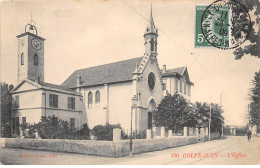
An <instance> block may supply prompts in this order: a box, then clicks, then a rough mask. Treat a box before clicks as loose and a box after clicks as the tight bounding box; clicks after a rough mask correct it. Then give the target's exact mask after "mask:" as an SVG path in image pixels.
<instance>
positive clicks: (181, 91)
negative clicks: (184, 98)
mask: <svg viewBox="0 0 260 168" xmlns="http://www.w3.org/2000/svg"><path fill="white" fill-rule="evenodd" d="M180 92H182V82H181V81H180Z"/></svg>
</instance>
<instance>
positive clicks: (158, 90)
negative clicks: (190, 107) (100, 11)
mask: <svg viewBox="0 0 260 168" xmlns="http://www.w3.org/2000/svg"><path fill="white" fill-rule="evenodd" d="M35 29H36V28H35ZM26 30H27V29H26ZM17 38H18V64H19V68H18V81H19V85H18V86H17V87H16V88H15V89H14V90H13V92H12V95H13V98H14V100H15V102H16V106H14V107H15V108H14V109H13V120H14V122H13V123H17V122H20V123H21V122H23V121H25V120H26V122H38V121H39V119H40V117H41V116H49V115H55V116H57V117H58V118H60V119H63V120H67V121H70V122H72V123H74V124H73V125H75V126H76V127H81V126H82V125H83V124H84V123H88V125H89V127H90V128H93V127H94V126H95V125H99V124H102V125H104V124H106V123H110V124H118V123H119V124H121V126H122V128H123V129H124V130H125V132H128V133H129V132H130V124H131V105H132V103H131V99H132V97H133V96H134V95H136V96H137V98H138V102H137V106H136V108H135V110H134V112H133V122H132V123H133V129H134V130H138V131H140V130H146V129H151V128H152V113H153V111H154V110H155V109H156V108H157V106H158V104H159V103H160V102H161V100H162V99H163V97H164V96H165V95H166V93H169V94H172V95H173V94H174V93H176V92H178V93H179V94H181V95H182V96H184V97H185V98H186V99H187V100H189V101H190V100H191V98H190V97H191V86H193V83H192V82H191V81H190V78H189V74H188V70H187V67H181V68H175V69H166V65H165V66H163V69H160V67H159V64H158V61H157V55H158V53H157V38H158V29H157V28H156V27H155V24H154V21H153V17H152V12H151V16H150V20H149V24H148V26H147V28H146V30H145V33H144V41H145V43H144V46H145V53H144V55H143V56H142V57H136V58H132V59H128V60H123V61H119V62H114V63H110V64H105V65H100V66H95V67H90V68H85V69H79V70H76V71H75V72H73V73H72V74H71V75H70V76H69V77H68V78H67V79H66V80H65V81H64V82H63V83H62V85H60V86H59V85H54V84H50V83H45V82H44V72H43V71H44V52H43V49H44V46H43V44H44V39H43V38H41V37H39V36H38V35H37V33H36V34H33V33H30V32H27V31H25V33H24V34H21V35H19V36H17ZM17 105H18V106H17Z"/></svg>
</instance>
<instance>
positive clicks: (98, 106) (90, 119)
mask: <svg viewBox="0 0 260 168" xmlns="http://www.w3.org/2000/svg"><path fill="white" fill-rule="evenodd" d="M97 90H98V91H99V92H100V102H99V103H96V102H95V93H96V91H97ZM90 91H91V92H92V107H91V108H89V107H88V93H89V92H90ZM82 94H83V95H84V103H85V113H84V120H83V123H88V126H89V128H90V129H92V128H93V127H94V126H96V125H105V124H106V120H107V118H106V108H107V97H106V90H105V86H104V85H101V86H95V87H91V88H84V89H82Z"/></svg>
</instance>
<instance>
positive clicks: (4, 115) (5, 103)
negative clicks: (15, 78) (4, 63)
mask: <svg viewBox="0 0 260 168" xmlns="http://www.w3.org/2000/svg"><path fill="white" fill-rule="evenodd" d="M13 88H14V87H13V85H8V84H6V83H1V88H0V91H1V93H0V94H1V136H2V137H11V110H12V96H11V93H10V91H11V90H12V89H13Z"/></svg>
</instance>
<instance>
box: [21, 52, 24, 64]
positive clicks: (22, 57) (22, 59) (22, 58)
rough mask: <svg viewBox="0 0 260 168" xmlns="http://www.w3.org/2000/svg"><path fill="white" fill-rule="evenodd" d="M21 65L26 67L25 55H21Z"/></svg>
mask: <svg viewBox="0 0 260 168" xmlns="http://www.w3.org/2000/svg"><path fill="white" fill-rule="evenodd" d="M21 65H24V55H23V53H22V54H21Z"/></svg>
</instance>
